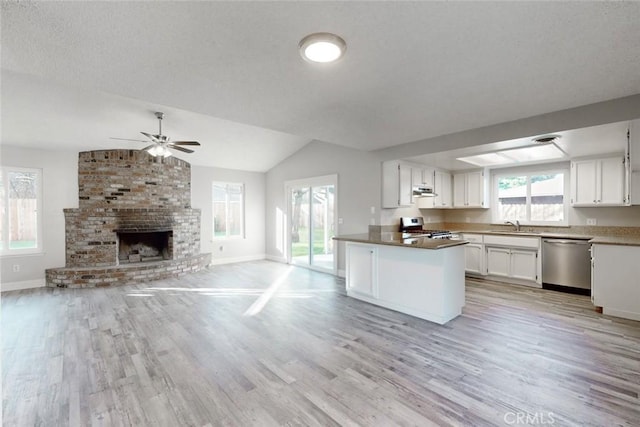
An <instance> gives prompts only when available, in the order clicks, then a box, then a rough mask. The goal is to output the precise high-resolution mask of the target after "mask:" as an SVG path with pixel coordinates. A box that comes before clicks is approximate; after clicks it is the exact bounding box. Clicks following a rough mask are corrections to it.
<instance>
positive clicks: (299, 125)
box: [1, 2, 640, 171]
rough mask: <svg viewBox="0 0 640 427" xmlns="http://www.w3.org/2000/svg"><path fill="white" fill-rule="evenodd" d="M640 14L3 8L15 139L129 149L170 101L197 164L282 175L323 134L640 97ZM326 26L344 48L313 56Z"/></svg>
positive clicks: (520, 8) (167, 127) (348, 6)
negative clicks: (326, 60)
mask: <svg viewBox="0 0 640 427" xmlns="http://www.w3.org/2000/svg"><path fill="white" fill-rule="evenodd" d="M638 22H640V3H638V2H3V3H2V34H1V35H2V51H1V59H2V119H3V128H2V141H3V143H5V144H11V145H20V146H27V147H40V148H49V149H63V148H69V149H99V148H114V147H116V146H117V147H122V146H123V142H122V141H119V142H118V141H115V140H110V139H109V137H120V138H134V139H137V138H139V137H141V135H140V134H139V133H138V132H139V131H147V132H153V131H155V130H156V126H157V123H156V121H155V118H154V117H153V114H152V112H153V111H157V110H161V111H165V113H167V116H166V119H165V123H164V126H163V130H164V131H165V133H166V134H168V135H170V136H171V137H173V138H174V139H175V138H188V139H198V140H200V141H201V142H202V143H203V147H201V148H199V149H198V150H199V151H198V154H197V155H192V157H185V158H188V159H189V161H191V162H192V163H194V164H202V165H210V166H219V167H229V168H235V169H246V170H256V171H265V170H268V169H269V168H271V167H273V166H274V165H275V164H277V163H278V162H279V161H281V160H282V159H283V158H285V157H287V156H289V155H290V154H292V153H293V152H295V151H296V150H298V149H299V148H300V147H302V146H304V145H305V144H306V143H308V142H309V141H311V140H314V139H316V140H322V141H326V142H330V143H335V144H340V145H344V146H349V147H353V148H358V149H362V150H375V149H379V148H384V147H390V146H394V145H399V144H403V143H407V142H411V141H415V140H420V139H426V138H429V137H434V136H438V135H443V134H449V133H453V132H457V131H461V130H465V129H473V128H477V127H481V126H487V125H491V124H496V123H502V122H507V121H511V120H515V119H519V118H524V117H530V116H535V115H538V114H542V113H546V112H551V111H557V110H563V109H567V108H571V107H576V106H580V105H587V104H591V103H595V102H599V101H603V100H608V99H614V98H619V97H623V96H627V95H632V94H636V93H640V73H638V70H640V43H638V41H639V40H640V25H638ZM319 31H328V32H333V33H336V34H339V35H340V36H341V37H343V38H344V39H345V40H346V42H347V45H348V47H347V53H346V55H345V57H344V58H342V59H341V60H340V61H338V62H337V63H335V64H331V65H324V66H314V65H312V64H310V63H307V62H305V61H303V60H302V59H301V58H300V56H299V54H298V49H297V48H298V42H299V41H300V39H301V38H302V37H304V36H305V35H307V34H309V33H313V32H319ZM129 144H130V145H126V147H134V146H135V147H136V148H141V147H138V146H137V145H136V143H134V142H131V143H129ZM140 145H141V146H142V143H140Z"/></svg>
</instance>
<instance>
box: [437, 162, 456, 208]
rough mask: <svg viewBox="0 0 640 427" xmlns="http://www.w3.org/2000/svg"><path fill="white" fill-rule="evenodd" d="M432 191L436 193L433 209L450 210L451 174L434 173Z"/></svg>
mask: <svg viewBox="0 0 640 427" xmlns="http://www.w3.org/2000/svg"><path fill="white" fill-rule="evenodd" d="M433 190H434V191H435V193H436V196H435V197H432V199H433V207H434V208H450V207H451V205H452V194H451V174H450V173H449V172H444V171H435V173H434V183H433Z"/></svg>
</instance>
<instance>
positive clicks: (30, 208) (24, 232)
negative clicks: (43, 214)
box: [0, 167, 42, 255]
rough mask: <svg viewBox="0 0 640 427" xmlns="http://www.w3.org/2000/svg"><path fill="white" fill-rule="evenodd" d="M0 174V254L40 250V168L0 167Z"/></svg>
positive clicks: (17, 253) (16, 253)
mask: <svg viewBox="0 0 640 427" xmlns="http://www.w3.org/2000/svg"><path fill="white" fill-rule="evenodd" d="M1 172H2V173H1V174H0V181H1V182H0V197H1V198H2V208H1V209H0V254H2V255H14V254H15V255H19V254H24V253H36V252H41V250H42V242H41V237H40V236H41V229H42V228H41V226H40V222H41V219H40V215H39V214H38V213H39V211H40V206H41V204H42V202H41V198H42V196H41V192H40V188H41V176H42V171H41V170H39V169H24V168H11V167H3V168H2V169H1Z"/></svg>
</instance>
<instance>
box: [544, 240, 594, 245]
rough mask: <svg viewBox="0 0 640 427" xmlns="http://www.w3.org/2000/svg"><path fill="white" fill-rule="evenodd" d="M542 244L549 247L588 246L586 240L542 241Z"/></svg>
mask: <svg viewBox="0 0 640 427" xmlns="http://www.w3.org/2000/svg"><path fill="white" fill-rule="evenodd" d="M543 242H544V243H549V244H551V245H589V244H590V243H589V241H588V240H559V239H550V240H543Z"/></svg>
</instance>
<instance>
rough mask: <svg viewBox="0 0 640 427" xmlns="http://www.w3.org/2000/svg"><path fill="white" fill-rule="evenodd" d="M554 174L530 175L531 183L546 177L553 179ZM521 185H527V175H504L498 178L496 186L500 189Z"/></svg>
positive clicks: (546, 178)
mask: <svg viewBox="0 0 640 427" xmlns="http://www.w3.org/2000/svg"><path fill="white" fill-rule="evenodd" d="M555 177H556V175H555V174H553V175H533V176H532V177H531V183H532V184H533V183H534V182H539V181H546V180H548V179H553V178H555ZM523 185H527V177H526V176H510V177H504V178H500V179H499V181H498V188H500V190H506V189H508V188H513V187H522V186H523Z"/></svg>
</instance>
